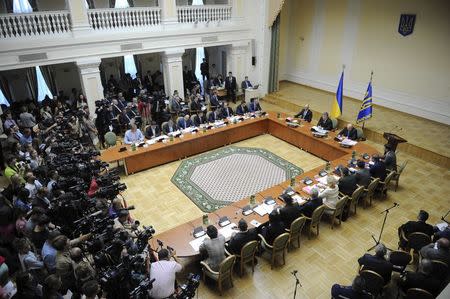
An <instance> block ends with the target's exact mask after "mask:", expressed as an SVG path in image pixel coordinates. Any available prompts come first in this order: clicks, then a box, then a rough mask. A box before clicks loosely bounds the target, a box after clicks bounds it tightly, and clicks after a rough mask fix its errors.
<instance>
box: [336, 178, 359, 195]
mask: <svg viewBox="0 0 450 299" xmlns="http://www.w3.org/2000/svg"><path fill="white" fill-rule="evenodd" d="M338 186H339V191H340V192H342V193H344V194H345V195H348V196H352V194H353V192H354V191H355V190H356V188H357V187H358V186H356V177H355V176H354V175H348V176H343V177H341V178H340V179H339V183H338Z"/></svg>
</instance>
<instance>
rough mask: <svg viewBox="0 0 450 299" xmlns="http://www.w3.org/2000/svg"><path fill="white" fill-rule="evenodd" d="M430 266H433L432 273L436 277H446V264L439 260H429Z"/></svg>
mask: <svg viewBox="0 0 450 299" xmlns="http://www.w3.org/2000/svg"><path fill="white" fill-rule="evenodd" d="M431 264H432V265H433V273H435V274H436V276H438V277H447V273H448V265H447V263H446V262H443V261H439V260H431Z"/></svg>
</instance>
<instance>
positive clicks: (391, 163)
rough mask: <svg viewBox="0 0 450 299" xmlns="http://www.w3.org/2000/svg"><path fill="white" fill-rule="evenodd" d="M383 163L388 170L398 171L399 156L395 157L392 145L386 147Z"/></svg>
mask: <svg viewBox="0 0 450 299" xmlns="http://www.w3.org/2000/svg"><path fill="white" fill-rule="evenodd" d="M383 161H384V164H385V165H386V169H388V170H393V171H397V156H396V155H395V151H394V150H393V148H392V145H391V144H389V143H387V144H385V145H384V157H383Z"/></svg>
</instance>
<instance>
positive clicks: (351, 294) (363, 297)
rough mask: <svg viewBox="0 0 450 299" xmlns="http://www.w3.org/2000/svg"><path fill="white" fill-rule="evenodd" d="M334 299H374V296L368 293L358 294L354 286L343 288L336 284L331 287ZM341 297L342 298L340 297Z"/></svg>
mask: <svg viewBox="0 0 450 299" xmlns="http://www.w3.org/2000/svg"><path fill="white" fill-rule="evenodd" d="M331 296H332V298H336V299H339V298H348V299H372V295H370V294H369V293H366V292H365V291H362V292H356V291H355V290H353V288H352V286H342V285H339V284H334V285H333V286H332V287H331ZM340 296H341V297H340Z"/></svg>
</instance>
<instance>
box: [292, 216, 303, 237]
mask: <svg viewBox="0 0 450 299" xmlns="http://www.w3.org/2000/svg"><path fill="white" fill-rule="evenodd" d="M305 222H306V217H298V218H297V219H295V220H294V221H292V223H291V227H290V233H291V235H298V234H300V233H301V231H302V229H303V226H304V225H305Z"/></svg>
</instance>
